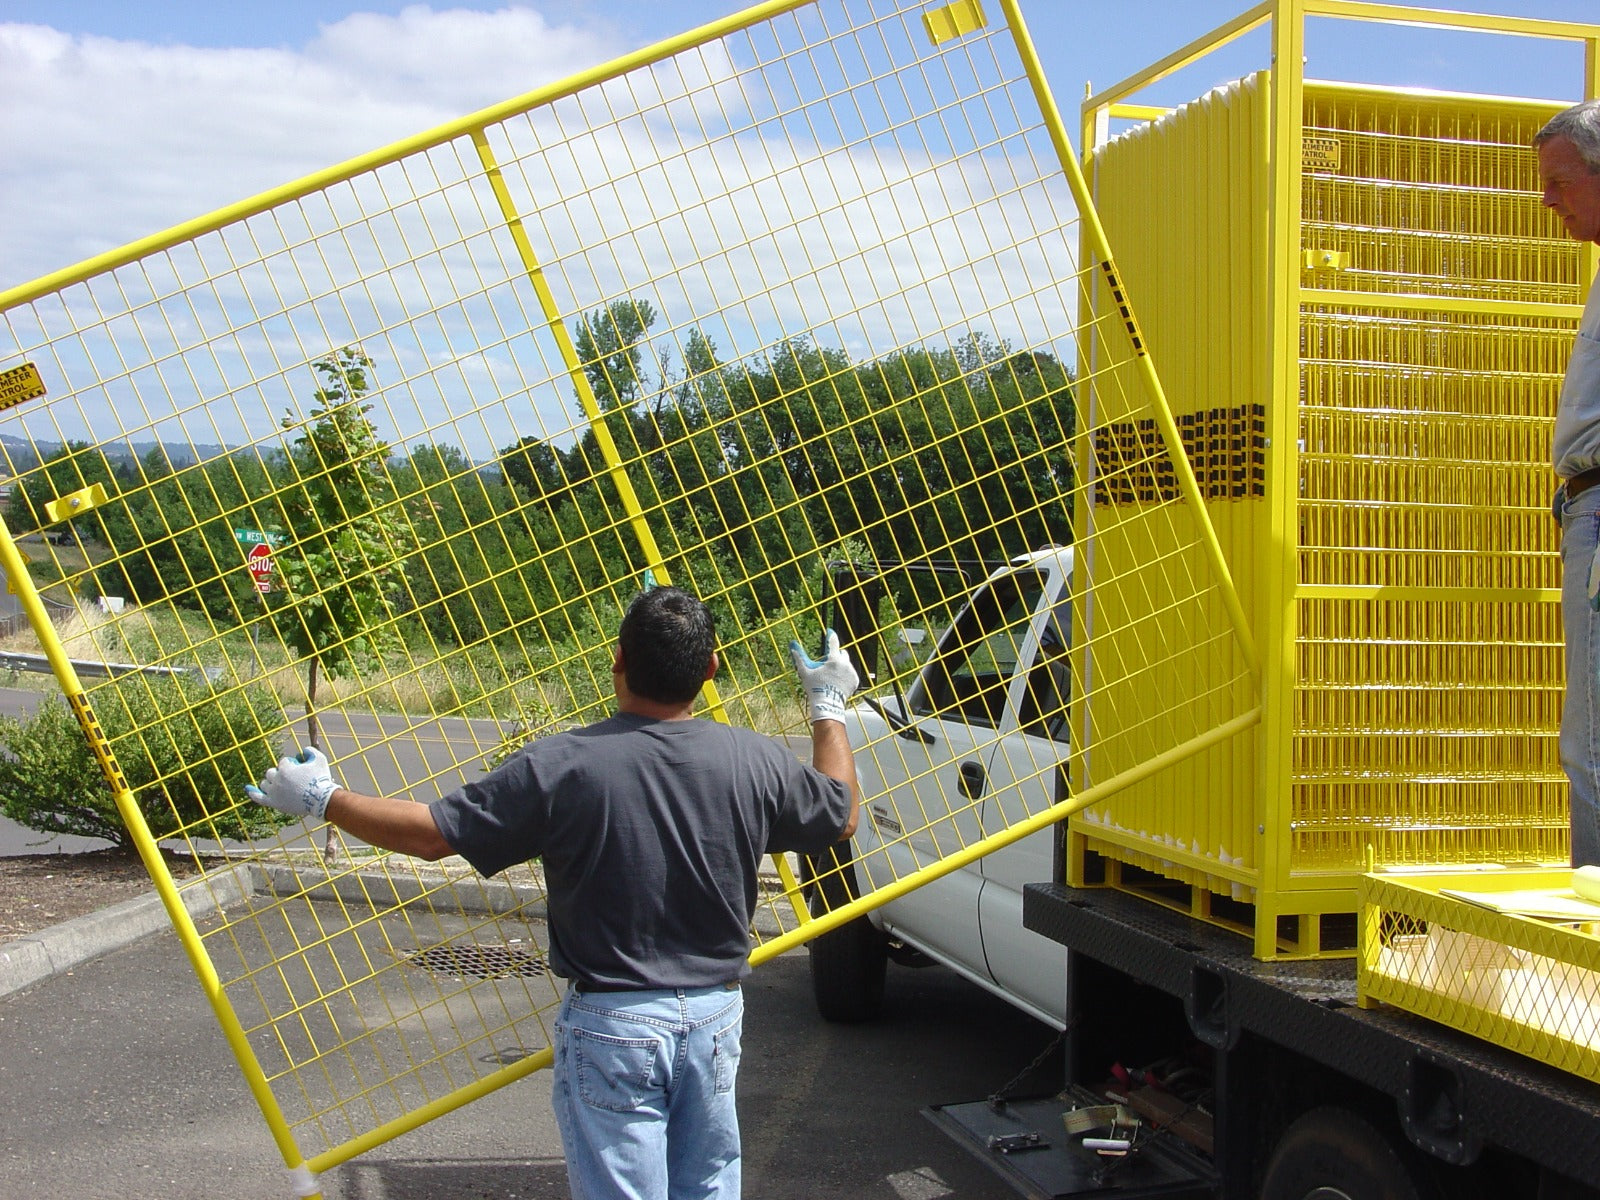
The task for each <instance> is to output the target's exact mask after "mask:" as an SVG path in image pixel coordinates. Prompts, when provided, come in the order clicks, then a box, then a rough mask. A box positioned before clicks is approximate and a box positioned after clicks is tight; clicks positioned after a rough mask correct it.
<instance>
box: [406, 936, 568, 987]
mask: <svg viewBox="0 0 1600 1200" xmlns="http://www.w3.org/2000/svg"><path fill="white" fill-rule="evenodd" d="M407 961H408V962H411V963H414V964H415V965H417V966H419V967H422V968H423V969H424V970H428V971H439V972H441V973H443V974H445V975H462V976H466V977H468V978H471V979H507V978H511V977H513V976H517V977H520V978H523V979H531V978H534V977H536V976H539V975H543V974H544V960H543V959H541V958H540V957H539V956H538V955H537V954H530V953H529V952H528V951H526V950H519V949H518V948H517V947H515V946H452V945H449V944H446V945H443V946H429V947H427V948H426V949H423V950H418V951H417V952H416V953H415V954H412V955H410V956H409V957H408V959H407Z"/></svg>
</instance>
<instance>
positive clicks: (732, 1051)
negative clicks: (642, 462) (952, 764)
mask: <svg viewBox="0 0 1600 1200" xmlns="http://www.w3.org/2000/svg"><path fill="white" fill-rule="evenodd" d="M715 643H716V635H715V626H714V623H713V620H712V615H711V610H710V609H708V608H707V607H706V606H705V604H703V603H702V602H701V601H700V600H698V599H696V598H695V597H694V596H691V595H690V594H689V593H687V592H684V591H681V590H679V589H677V588H670V587H662V588H655V589H653V590H649V591H645V592H643V593H641V594H640V595H639V596H638V597H637V598H635V600H634V601H633V603H632V604H631V605H630V606H629V607H628V611H627V614H626V615H625V616H624V617H623V619H622V626H621V629H620V631H619V633H618V637H617V645H616V650H615V652H614V655H613V659H612V665H611V676H612V687H613V689H614V691H615V693H616V698H617V712H616V714H615V715H614V716H611V717H608V718H606V719H604V720H601V721H597V722H595V723H594V724H592V725H587V726H584V727H583V728H581V729H573V730H569V731H567V732H564V733H558V734H553V735H552V736H550V737H546V738H540V739H538V740H536V741H534V742H531V743H529V744H528V745H527V746H526V747H524V748H523V749H522V750H521V751H520V752H519V753H518V754H516V755H514V756H513V757H512V758H510V759H508V760H507V761H506V762H504V763H502V764H501V765H500V766H498V767H496V768H495V769H494V770H493V771H491V772H490V773H489V774H488V775H487V776H485V777H484V778H483V779H480V780H477V781H475V782H472V783H468V784H466V785H465V786H463V787H461V788H458V789H457V790H456V791H453V792H451V793H449V794H448V795H446V796H442V797H440V798H439V799H437V800H435V801H433V803H432V804H428V805H422V804H414V803H411V802H409V801H406V800H401V799H396V798H385V797H374V796H363V795H360V794H358V793H356V792H352V791H350V790H348V789H347V788H344V787H341V786H339V785H338V784H337V783H336V782H334V779H333V776H332V775H331V773H330V772H329V768H328V760H327V759H326V758H324V757H323V756H322V755H321V754H320V753H319V752H318V751H316V750H314V749H312V750H305V751H302V752H301V754H300V755H299V756H298V757H292V758H284V759H282V760H281V761H280V762H279V763H278V765H277V766H276V767H274V768H273V769H272V770H270V771H268V772H267V773H266V776H265V777H264V778H263V779H262V781H261V785H260V786H259V787H250V788H247V789H246V791H247V793H248V794H249V796H250V798H251V799H253V800H256V801H258V802H259V803H263V804H267V805H270V806H271V807H273V808H276V809H278V810H279V811H281V812H287V813H290V814H291V815H294V816H309V817H311V818H313V819H315V820H327V821H331V822H333V823H334V824H335V825H337V826H338V827H339V828H341V829H344V830H346V831H348V832H350V833H352V834H354V835H355V836H356V837H359V838H361V839H362V840H363V841H366V842H369V843H371V844H372V845H375V846H382V847H385V848H387V849H390V850H395V851H399V852H401V853H406V854H412V855H415V856H417V857H419V858H424V859H429V860H434V859H439V858H443V857H444V856H445V855H448V854H460V855H461V856H462V857H464V858H465V859H466V860H467V861H468V862H469V863H471V864H472V866H473V868H474V869H475V870H477V871H478V872H480V873H481V874H483V875H493V874H495V873H496V872H498V871H501V870H503V869H504V868H506V867H508V866H510V865H512V864H513V863H517V862H523V861H525V860H528V859H532V858H538V859H540V860H541V862H542V864H543V866H544V872H545V890H546V893H547V900H548V903H549V935H550V962H551V966H552V968H553V970H554V971H555V973H556V974H558V975H561V976H564V977H565V978H566V979H567V980H568V986H567V989H566V993H565V995H564V997H563V999H562V1002H561V1008H560V1011H559V1013H558V1015H557V1017H556V1020H555V1027H554V1037H553V1039H552V1041H553V1042H554V1050H555V1063H554V1068H553V1074H554V1079H553V1081H552V1085H551V1094H552V1097H553V1102H554V1106H555V1111H556V1124H557V1126H558V1127H559V1128H560V1130H561V1143H562V1148H563V1149H564V1150H565V1151H566V1159H567V1180H568V1183H569V1185H570V1187H571V1192H572V1196H573V1198H574V1200H738V1197H739V1191H740V1145H739V1125H738V1118H737V1114H736V1111H735V1105H734V1082H735V1079H736V1076H737V1073H738V1067H739V1043H740V1035H741V1029H742V1025H741V1022H742V1017H743V1012H744V1000H743V995H742V993H741V991H740V986H739V985H740V980H741V979H742V978H743V976H744V975H745V974H746V973H747V972H748V971H749V964H748V962H747V961H746V959H747V956H748V954H749V951H750V945H749V929H750V920H751V917H752V916H753V915H754V911H755V907H756V902H757V882H756V869H757V866H758V864H759V862H760V859H761V857H762V855H763V854H766V853H769V852H782V851H790V850H793V851H801V852H806V853H813V854H815V853H821V852H822V851H824V850H826V849H828V848H829V847H831V846H832V845H833V844H834V843H836V842H839V841H842V840H844V839H846V838H849V837H850V835H851V834H852V833H853V832H854V831H855V826H856V820H857V816H858V812H859V806H858V801H857V795H856V792H857V788H856V772H855V760H854V758H853V757H852V756H851V751H850V741H849V738H848V736H847V735H846V732H845V726H844V716H845V706H846V703H847V702H848V700H849V697H850V693H851V692H853V691H854V690H855V687H856V684H857V677H856V672H855V669H854V668H853V667H852V666H851V665H850V660H849V657H848V656H847V655H846V654H845V653H844V651H843V650H841V649H840V648H839V644H838V639H837V638H836V637H834V636H833V634H832V632H831V631H830V632H829V634H828V650H827V653H826V654H825V655H824V657H823V659H822V661H820V662H817V661H814V660H812V659H811V658H809V657H808V656H807V655H806V654H805V653H804V652H803V651H801V650H800V648H799V646H798V644H793V645H791V647H790V653H791V655H792V657H793V659H794V663H795V668H796V670H797V671H798V673H799V675H800V680H801V683H802V685H803V687H804V688H805V691H806V695H807V700H808V703H809V709H810V716H811V753H812V762H813V764H814V765H813V766H810V767H808V766H806V765H804V764H803V763H801V762H799V761H798V760H797V759H796V758H795V757H794V755H793V754H792V753H790V752H789V750H788V749H787V748H786V747H784V746H782V745H781V744H779V743H778V742H776V741H774V740H773V739H771V738H768V737H764V736H762V735H760V734H757V733H755V732H753V731H751V730H748V729H737V728H733V727H731V726H728V725H723V724H720V723H718V722H715V721H704V720H698V719H696V718H695V717H694V716H693V709H694V704H695V699H696V697H697V696H698V694H699V692H700V689H701V686H702V685H703V684H704V683H705V682H706V681H707V680H708V679H710V678H711V677H712V676H713V675H714V674H715V673H716V670H717V655H716V650H715Z"/></svg>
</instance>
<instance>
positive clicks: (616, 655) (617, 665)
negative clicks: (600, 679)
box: [611, 646, 627, 675]
mask: <svg viewBox="0 0 1600 1200" xmlns="http://www.w3.org/2000/svg"><path fill="white" fill-rule="evenodd" d="M626 670H627V668H626V667H624V666H623V664H622V647H621V646H618V647H617V648H616V649H615V650H614V651H612V654H611V673H612V674H613V675H621V674H622V673H623V672H624V671H626Z"/></svg>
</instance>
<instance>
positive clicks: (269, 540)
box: [233, 529, 289, 546]
mask: <svg viewBox="0 0 1600 1200" xmlns="http://www.w3.org/2000/svg"><path fill="white" fill-rule="evenodd" d="M233 537H234V540H235V541H238V542H242V543H243V544H244V545H246V546H263V545H264V546H281V545H283V544H284V543H285V542H287V541H288V540H289V539H288V538H287V537H285V536H284V535H283V534H281V533H262V532H261V530H259V529H235V530H234V531H233Z"/></svg>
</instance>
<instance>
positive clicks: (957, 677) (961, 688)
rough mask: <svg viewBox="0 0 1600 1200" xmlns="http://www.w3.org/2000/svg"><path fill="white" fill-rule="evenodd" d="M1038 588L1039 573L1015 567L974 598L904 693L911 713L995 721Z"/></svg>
mask: <svg viewBox="0 0 1600 1200" xmlns="http://www.w3.org/2000/svg"><path fill="white" fill-rule="evenodd" d="M1043 591H1044V577H1043V576H1042V575H1040V574H1039V573H1038V572H1036V571H1021V572H1018V573H1016V574H1014V575H1006V576H1003V577H1002V578H1000V579H998V580H996V581H995V582H994V583H993V584H992V585H990V586H989V587H987V588H985V589H984V590H983V591H981V592H979V593H978V594H977V595H976V596H974V597H973V599H972V603H971V604H969V605H968V606H967V607H966V609H964V610H963V611H962V613H961V615H960V616H958V617H957V618H956V620H955V624H953V625H952V626H951V627H950V629H949V630H948V631H947V632H946V633H945V636H944V638H943V639H942V640H941V641H940V643H939V649H938V652H937V653H936V654H935V655H934V659H933V661H932V662H931V663H929V664H928V668H927V670H926V671H924V672H923V676H922V686H921V687H920V688H917V689H915V690H914V692H913V693H912V695H911V697H910V704H911V711H912V712H913V713H915V714H917V715H918V716H924V717H941V718H944V719H945V720H955V721H962V722H965V723H966V724H969V725H987V726H989V727H990V728H993V727H995V726H997V725H999V723H1000V716H1001V714H1002V713H1003V712H1004V711H1005V706H1006V690H1007V688H1009V687H1010V685H1011V677H1012V676H1013V675H1014V674H1015V673H1016V670H1017V662H1018V659H1019V658H1020V657H1021V654H1022V643H1023V639H1024V638H1025V637H1026V635H1027V632H1028V622H1029V621H1030V620H1031V619H1032V617H1033V613H1034V610H1035V609H1036V608H1037V607H1038V604H1039V597H1040V595H1041V594H1042V593H1043Z"/></svg>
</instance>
